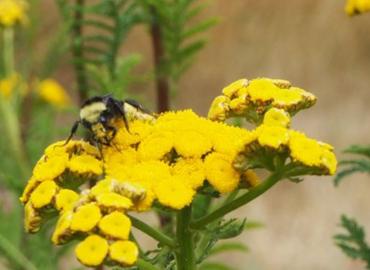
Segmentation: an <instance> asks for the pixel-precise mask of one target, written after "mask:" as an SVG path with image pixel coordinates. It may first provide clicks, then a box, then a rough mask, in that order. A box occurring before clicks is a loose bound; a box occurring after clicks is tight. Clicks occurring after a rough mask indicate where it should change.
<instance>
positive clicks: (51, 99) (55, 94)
mask: <svg viewBox="0 0 370 270" xmlns="http://www.w3.org/2000/svg"><path fill="white" fill-rule="evenodd" d="M37 91H38V94H39V95H40V97H41V98H42V99H43V100H44V101H46V102H48V103H50V104H51V105H53V106H55V107H58V108H63V107H66V106H68V105H69V104H70V103H71V100H70V97H69V96H68V94H67V91H66V90H65V89H64V88H63V86H61V85H60V84H59V83H58V82H57V81H56V80H54V79H45V80H42V81H41V82H40V83H39V84H38V87H37Z"/></svg>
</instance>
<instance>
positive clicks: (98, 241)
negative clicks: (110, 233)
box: [75, 234, 109, 267]
mask: <svg viewBox="0 0 370 270" xmlns="http://www.w3.org/2000/svg"><path fill="white" fill-rule="evenodd" d="M108 248H109V246H108V242H107V240H105V239H104V238H103V237H101V236H99V235H95V234H93V235H90V236H88V237H86V238H85V240H83V241H82V242H81V243H79V244H78V245H77V246H76V249H75V254H76V257H77V259H78V260H79V261H80V262H81V263H82V264H84V265H86V266H91V267H94V266H98V265H100V264H102V263H103V261H104V259H105V256H106V255H107V253H108Z"/></svg>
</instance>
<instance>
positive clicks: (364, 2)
mask: <svg viewBox="0 0 370 270" xmlns="http://www.w3.org/2000/svg"><path fill="white" fill-rule="evenodd" d="M367 11H370V0H347V4H346V7H345V12H346V13H347V14H348V15H349V16H352V15H356V14H360V13H364V12H367Z"/></svg>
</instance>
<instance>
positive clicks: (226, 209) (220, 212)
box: [190, 172, 282, 229]
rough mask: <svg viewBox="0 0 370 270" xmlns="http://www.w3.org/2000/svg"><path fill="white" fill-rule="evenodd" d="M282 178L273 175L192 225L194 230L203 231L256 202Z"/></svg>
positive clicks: (278, 175) (279, 175) (280, 175)
mask: <svg viewBox="0 0 370 270" xmlns="http://www.w3.org/2000/svg"><path fill="white" fill-rule="evenodd" d="M281 178H282V174H281V173H277V172H276V173H273V174H271V175H270V176H269V177H268V178H267V179H266V180H265V181H263V182H262V183H261V184H259V185H258V186H255V187H253V188H251V189H250V190H249V191H248V192H247V193H246V194H244V195H242V196H240V197H239V198H237V199H235V200H233V201H231V202H229V203H227V204H225V205H224V206H222V207H220V208H218V209H217V210H215V211H214V212H212V213H210V214H209V215H207V216H204V217H202V218H200V219H198V220H196V221H194V222H193V223H191V224H190V226H191V228H192V229H201V228H203V227H204V226H206V225H207V224H209V223H211V222H212V221H214V220H216V219H218V218H221V217H223V216H225V215H226V214H228V213H230V212H231V211H233V210H235V209H237V208H239V207H240V206H242V205H244V204H247V203H248V202H250V201H252V200H254V199H255V198H257V197H258V196H260V195H261V194H263V193H265V192H266V191H267V190H269V189H270V188H271V187H272V186H273V185H275V184H276V183H277V182H278V181H279V180H280V179H281Z"/></svg>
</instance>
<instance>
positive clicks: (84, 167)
mask: <svg viewBox="0 0 370 270" xmlns="http://www.w3.org/2000/svg"><path fill="white" fill-rule="evenodd" d="M68 168H69V169H70V170H71V171H72V172H75V173H78V174H95V175H100V174H102V173H103V168H102V163H101V161H100V160H98V159H96V158H95V157H93V156H90V155H86V154H83V155H80V156H73V157H72V158H71V160H70V161H69V163H68Z"/></svg>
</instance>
